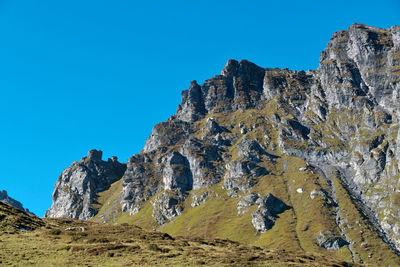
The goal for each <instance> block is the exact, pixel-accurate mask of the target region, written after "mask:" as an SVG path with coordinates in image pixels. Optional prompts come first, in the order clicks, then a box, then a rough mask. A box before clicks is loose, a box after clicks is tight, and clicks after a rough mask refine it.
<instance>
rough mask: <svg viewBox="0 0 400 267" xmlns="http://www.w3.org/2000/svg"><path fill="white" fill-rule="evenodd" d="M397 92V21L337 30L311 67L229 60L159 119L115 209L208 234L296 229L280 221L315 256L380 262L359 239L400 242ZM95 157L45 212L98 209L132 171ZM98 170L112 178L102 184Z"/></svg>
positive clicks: (68, 175) (82, 213)
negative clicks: (106, 167) (100, 197)
mask: <svg viewBox="0 0 400 267" xmlns="http://www.w3.org/2000/svg"><path fill="white" fill-rule="evenodd" d="M399 96H400V27H398V26H393V27H391V28H389V29H379V28H374V27H370V26H366V25H363V24H353V25H351V27H350V28H349V29H348V30H346V31H339V32H336V33H334V34H333V36H332V38H331V40H330V41H329V43H328V45H327V47H326V49H325V50H324V51H322V53H321V56H320V65H319V67H318V69H316V70H309V71H293V70H289V69H277V68H261V67H259V66H257V65H255V64H253V63H251V62H249V61H246V60H242V61H236V60H229V61H228V62H227V64H226V66H225V67H224V68H223V70H222V72H221V74H220V75H217V76H215V77H213V78H211V79H208V80H206V81H205V82H204V83H203V84H202V85H200V84H198V83H197V82H196V81H193V82H192V83H191V84H190V87H189V89H188V90H185V91H183V92H182V103H181V104H180V105H179V106H178V109H177V113H176V115H174V116H172V117H171V118H169V119H168V120H167V121H166V122H161V123H159V124H157V125H155V126H154V128H153V131H152V133H151V135H150V136H149V138H148V139H147V140H146V144H145V147H144V149H143V151H142V152H141V153H140V154H138V155H133V156H132V157H131V158H130V159H129V161H128V163H127V166H126V171H125V173H124V174H123V177H122V181H123V182H122V191H121V192H120V195H121V198H120V206H121V211H122V214H120V215H121V216H126V214H129V216H132V222H134V223H135V222H138V223H140V222H146V223H149V222H150V221H149V220H150V219H149V218H148V217H146V216H148V215H149V214H151V216H152V219H151V220H152V222H154V221H155V222H156V223H157V224H158V225H160V227H165V228H163V229H170V231H171V232H173V231H177V232H176V233H192V232H193V233H197V232H196V231H200V230H198V229H200V228H201V227H203V225H206V226H207V227H206V228H204V231H205V232H206V233H207V234H210V235H211V236H219V235H220V234H221V233H224V234H226V236H227V237H228V238H237V239H238V240H240V238H241V236H240V234H238V235H237V236H233V237H232V236H230V235H229V234H230V233H228V230H221V229H225V228H223V227H222V226H220V224H221V225H224V227H225V226H226V227H234V226H235V224H234V223H233V222H232V221H234V222H236V223H237V225H244V224H245V225H247V226H250V227H253V228H254V229H253V231H254V232H253V233H255V234H254V236H259V235H264V234H267V233H268V232H270V231H272V230H273V229H275V228H276V226H277V225H279V224H282V225H285V227H287V228H290V227H293V225H296V227H295V228H293V229H292V230H289V229H286V230H285V231H284V232H279V231H283V230H281V228H279V229H276V231H278V233H279V234H280V235H278V234H277V236H278V237H279V238H280V237H281V236H282V235H285V236H286V235H292V238H293V240H301V241H300V242H301V243H302V245H304V244H307V246H308V247H310V248H312V249H315V251H318V249H321V248H324V249H329V250H333V251H336V250H337V251H339V252H340V251H343V250H344V249H345V250H347V252H346V253H348V255H349V256H348V257H350V258H351V260H353V261H354V262H358V263H362V262H365V261H368V260H369V259H371V257H372V256H371V257H370V255H369V254H367V253H369V252H367V250H366V249H365V247H364V246H361V244H363V243H365V238H367V236H368V238H370V243H369V247H368V250H369V251H371V250H373V245H371V243H374V242H375V243H374V244H375V250H374V251H380V250H379V249H380V248H382V246H387V247H391V249H394V250H396V251H398V250H399V249H400V222H399V220H398V218H400V188H399V170H400V165H399V161H400V148H399V146H400V134H399V131H400V125H399V123H400V117H399V115H398V114H399V112H400V104H399V100H398V99H399ZM87 161H89V163H88V162H87ZM95 162H98V161H96V160H92V159H88V160H84V161H81V162H80V163H74V164H73V165H72V166H71V167H70V168H68V169H67V170H65V171H64V172H63V174H62V175H61V176H60V178H59V180H58V182H57V184H56V189H55V191H54V194H53V199H54V200H55V202H54V204H53V206H52V207H51V209H50V210H49V212H48V213H47V216H68V217H75V218H82V219H88V218H90V217H92V216H93V215H94V214H96V212H95V211H94V210H93V209H92V208H91V205H90V203H92V202H91V201H93V198H94V196H95V193H96V192H98V191H99V189H98V188H100V190H105V189H106V188H107V186H109V185H110V183H111V182H112V181H116V180H117V179H119V178H118V177H121V176H122V173H123V171H122V170H123V169H124V168H122V167H121V166H122V165H121V164H119V163H118V165H117V166H118V171H111V173H113V174H116V173H118V174H119V175H108V174H107V175H105V174H101V175H98V172H99V170H98V169H97V168H93V167H91V169H90V170H88V168H89V165H90V164H92V165H93V166H95V165H96V164H95ZM103 164H105V163H103ZM107 164H112V162H111V163H107ZM92 165H90V166H92ZM113 166H114V165H113ZM113 170H114V169H113ZM107 173H109V172H107ZM93 176H95V177H98V176H101V177H103V178H105V177H112V179H111V178H110V179H108V178H107V179H108V180H107V179H106V180H107V182H102V183H95V182H94V181H95V180H96V179H97V178H96V179H93V178H90V177H93ZM87 177H89V178H87ZM103 178H101V179H100V180H102V179H103ZM85 181H90V186H83V184H85V185H86V183H88V182H85ZM89 188H90V189H89ZM189 196H191V197H189ZM187 201H190V203H187ZM71 203H73V204H71ZM148 203H151V205H149V204H148ZM208 203H209V204H208ZM221 203H223V204H221ZM232 207H233V209H232ZM206 208H207V209H209V212H210V214H213V216H214V217H207V216H205V217H204V216H199V217H200V218H201V219H202V220H203V221H201V219H200V218H197V217H196V218H194V214H196V212H195V211H199V214H202V215H204V214H208V213H207V212H208V211H207V210H204V209H206ZM185 209H191V210H188V211H185ZM149 210H150V211H151V212H149ZM226 210H234V212H231V213H232V214H229V215H227V214H225V213H224V212H225V211H226ZM236 211H237V212H236ZM311 211H312V212H311ZM200 212H202V213H200ZM188 214H190V215H188ZM182 216H183V217H184V218H185V220H186V221H184V222H183V221H182V220H183V219H182V220H179V217H182ZM185 216H187V217H185ZM125 218H126V217H125ZM242 218H244V219H242ZM146 220H147V221H146ZM175 220H176V221H177V222H176V224H174V223H175ZM196 220H197V221H196ZM200 221H201V222H200ZM219 223H220V224H219ZM143 224H144V223H143ZM169 225H171V227H170V228H168V227H169ZM227 225H228V226H227ZM174 227H175V228H174ZM196 227H197V228H196ZM210 227H214V228H213V229H212V230H210V229H209V228H210ZM218 227H219V228H218ZM176 229H179V231H178V230H176ZM196 229H197V230H196ZM201 229H203V228H201ZM234 229H235V230H236V231H239V232H240V231H242V230H243V229H242V228H240V227H239V226H238V228H234ZM217 230H220V231H222V232H219V233H218V232H217ZM174 233H175V232H174ZM271 235H273V234H272V233H271ZM372 236H374V237H372ZM247 238H248V239H249V238H250V237H249V236H247ZM251 238H253V237H251ZM279 238H278V239H279ZM246 240H247V239H246ZM279 240H280V239H279ZM279 240H278V241H276V242H280V241H279ZM378 244H379V245H378ZM299 246H300V245H299ZM387 250H388V251H389V250H390V249H387ZM381 252H382V251H381ZM375 253H378V252H375ZM379 253H380V252H379ZM338 255H339V254H338ZM340 255H342V254H340ZM382 255H383V254H382ZM382 257H383V256H382Z"/></svg>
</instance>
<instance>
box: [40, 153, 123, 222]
mask: <svg viewBox="0 0 400 267" xmlns="http://www.w3.org/2000/svg"><path fill="white" fill-rule="evenodd" d="M101 158H102V151H98V150H91V151H89V152H88V156H87V157H83V158H82V159H81V161H79V162H74V163H72V165H71V166H70V167H68V168H67V169H65V170H64V171H63V172H62V174H61V175H60V177H59V178H58V180H57V183H56V185H55V187H54V192H53V195H52V198H53V204H52V205H51V207H50V209H49V210H48V211H47V212H46V215H45V216H46V217H52V218H60V217H66V218H76V219H81V220H89V219H90V218H91V217H93V216H94V215H96V214H97V212H98V210H97V209H96V208H94V207H93V204H94V203H95V199H96V196H97V193H99V192H102V191H104V190H107V189H108V188H109V187H110V185H111V184H112V183H114V182H116V181H118V180H119V179H121V177H122V175H123V174H124V172H125V169H126V165H125V164H122V163H119V162H118V160H117V158H116V157H113V158H111V159H108V161H103V160H101Z"/></svg>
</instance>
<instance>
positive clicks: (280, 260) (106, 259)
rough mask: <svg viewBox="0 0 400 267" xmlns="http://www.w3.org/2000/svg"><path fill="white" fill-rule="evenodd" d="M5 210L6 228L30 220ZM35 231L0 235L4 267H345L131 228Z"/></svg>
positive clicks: (68, 223)
mask: <svg viewBox="0 0 400 267" xmlns="http://www.w3.org/2000/svg"><path fill="white" fill-rule="evenodd" d="M7 209H8V211H6V212H4V211H5V210H7ZM0 210H1V215H4V214H6V213H7V216H3V217H1V222H2V225H3V226H6V225H7V226H10V227H13V224H12V223H13V222H14V221H16V220H17V221H18V220H25V219H24V218H25V217H26V216H25V215H24V214H21V213H19V212H16V211H15V210H12V208H11V207H5V208H4V207H2V209H0ZM9 211H11V212H9ZM7 222H8V223H7ZM38 222H39V224H40V225H41V226H38V225H37V223H38ZM10 223H11V224H10ZM25 226H28V225H27V224H26V225H25ZM30 226H31V228H34V227H36V230H33V231H20V230H16V229H15V231H12V232H11V231H0V248H1V249H0V265H13V266H27V265H32V266H199V265H206V266H288V265H290V266H300V265H308V266H320V265H321V264H322V263H323V264H324V265H325V266H346V263H345V262H341V261H338V260H335V259H334V258H332V257H329V256H324V255H319V254H309V253H289V252H287V251H284V250H268V249H266V248H262V247H255V246H250V245H244V244H240V243H237V242H233V241H229V240H223V239H209V240H206V239H201V238H184V237H177V238H173V237H171V236H169V235H167V234H164V233H160V232H152V231H146V230H143V229H141V228H139V227H137V226H132V225H128V224H119V225H104V224H98V223H94V222H87V221H78V220H72V219H43V220H41V219H39V218H36V219H35V221H31V225H30ZM2 229H3V228H2ZM3 230H4V229H3Z"/></svg>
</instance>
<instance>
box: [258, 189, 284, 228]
mask: <svg viewBox="0 0 400 267" xmlns="http://www.w3.org/2000/svg"><path fill="white" fill-rule="evenodd" d="M255 204H257V205H258V209H257V211H255V212H253V213H252V214H251V217H252V220H251V222H252V224H253V226H254V228H255V229H256V230H257V231H258V232H261V233H263V232H265V231H267V230H269V229H271V228H272V226H274V224H275V221H276V219H277V218H278V215H279V214H280V213H282V212H284V211H285V210H287V209H289V207H288V206H287V205H286V204H285V203H284V202H283V201H282V200H280V199H279V198H277V197H275V196H274V195H272V194H268V195H266V196H265V197H263V198H258V199H257V200H256V202H255Z"/></svg>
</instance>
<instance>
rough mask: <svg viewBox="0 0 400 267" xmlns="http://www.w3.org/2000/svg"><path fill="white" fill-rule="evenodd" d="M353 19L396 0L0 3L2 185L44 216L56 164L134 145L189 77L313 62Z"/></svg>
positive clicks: (376, 14) (386, 10)
mask: <svg viewBox="0 0 400 267" xmlns="http://www.w3.org/2000/svg"><path fill="white" fill-rule="evenodd" d="M353 22H360V23H365V24H369V25H371V26H376V27H381V28H387V27H390V26H391V25H399V24H400V1H398V0H382V1H368V0H367V1H341V0H339V1H334V2H332V1H259V0H254V1H235V0H230V1H215V0H214V1H208V0H204V1H174V0H170V1H157V0H153V1H134V0H132V1H122V0H121V1H104V0H96V1H94V0H86V1H82V0H80V1H77V0H69V1H54V0H41V1H32V0H25V1H24V0H0V92H1V97H0V149H1V152H2V153H0V171H1V172H0V190H1V189H5V190H7V191H8V192H9V194H10V195H11V196H12V197H14V198H15V199H17V200H19V201H21V202H22V203H23V204H24V206H26V207H27V208H29V209H31V210H32V211H33V212H35V213H36V214H37V215H39V216H43V214H44V212H45V210H46V209H47V208H48V207H49V206H50V205H51V193H52V191H53V186H54V184H55V182H56V180H57V177H58V176H59V175H60V173H61V172H62V170H63V169H64V168H66V167H68V166H69V165H70V164H71V163H72V162H73V161H74V160H79V159H80V158H81V157H82V156H85V155H86V153H87V151H88V150H90V149H92V148H96V149H101V150H103V152H104V157H105V158H107V157H110V156H111V155H116V156H118V157H119V159H120V160H121V161H126V160H127V159H128V158H129V157H130V156H131V155H133V154H135V153H138V152H139V151H140V149H142V148H143V146H144V142H145V139H146V138H147V137H148V135H149V134H150V132H151V129H152V127H153V125H154V124H155V123H157V122H160V121H164V120H166V119H167V118H168V117H169V116H171V115H173V114H174V113H175V111H176V107H177V105H178V104H179V103H180V92H181V91H182V90H184V89H186V88H188V86H189V84H190V81H192V80H197V81H198V82H201V83H202V82H203V81H204V80H205V79H207V78H210V77H212V76H214V75H216V74H219V73H220V71H221V69H222V68H223V66H224V65H225V63H226V61H227V60H228V59H230V58H234V59H238V60H240V59H247V60H250V61H252V62H254V63H256V64H258V65H260V66H262V67H281V68H285V67H288V68H290V69H295V70H301V69H305V70H307V69H314V68H316V67H317V66H318V59H319V53H320V52H321V51H322V50H323V49H324V47H325V46H326V43H327V42H328V41H329V39H330V37H331V35H332V33H333V32H334V31H337V30H343V29H347V28H348V27H349V26H350V25H351V23H353Z"/></svg>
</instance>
